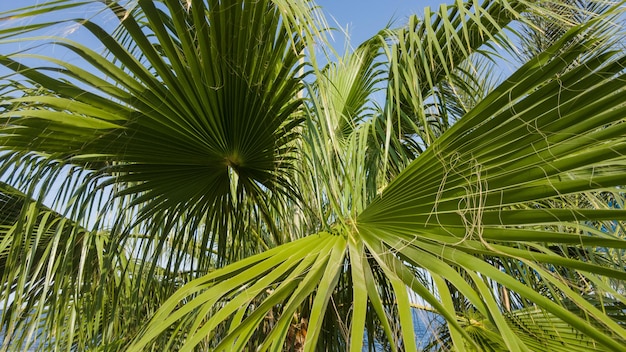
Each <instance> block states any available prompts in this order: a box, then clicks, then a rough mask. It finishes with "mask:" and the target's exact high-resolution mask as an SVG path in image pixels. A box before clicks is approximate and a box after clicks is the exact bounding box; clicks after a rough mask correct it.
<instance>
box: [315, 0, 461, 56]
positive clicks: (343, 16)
mask: <svg viewBox="0 0 626 352" xmlns="http://www.w3.org/2000/svg"><path fill="white" fill-rule="evenodd" d="M444 2H446V3H450V2H452V0H318V1H317V4H318V5H320V6H321V7H322V10H324V13H325V15H326V20H327V21H328V24H329V25H330V26H331V27H336V28H342V29H343V30H346V29H347V33H348V34H349V35H350V44H351V45H353V46H358V45H359V44H360V43H362V42H363V41H364V40H366V39H368V38H370V37H371V36H373V35H374V34H376V32H378V31H379V30H380V29H382V28H384V27H385V26H386V25H387V24H389V23H390V22H391V23H392V27H399V26H401V25H403V24H406V23H407V21H408V18H409V16H410V15H412V14H417V15H418V16H419V17H422V15H423V14H424V8H425V7H426V6H430V7H431V9H432V10H436V9H438V8H439V4H441V3H444ZM335 42H336V43H339V44H338V45H337V46H336V48H337V49H338V50H340V49H341V45H343V44H342V43H343V38H341V35H339V36H338V37H337V36H336V37H335ZM340 51H341V50H340Z"/></svg>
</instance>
